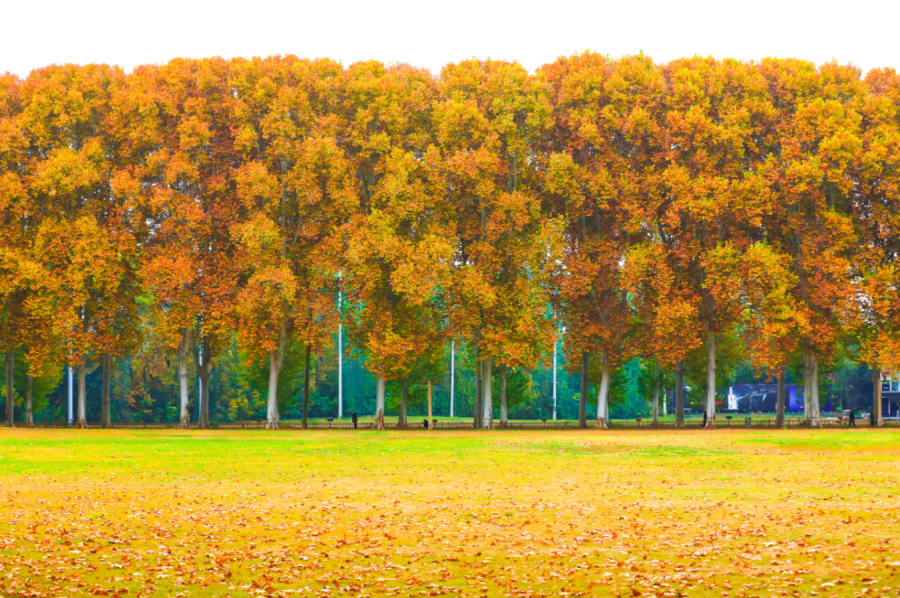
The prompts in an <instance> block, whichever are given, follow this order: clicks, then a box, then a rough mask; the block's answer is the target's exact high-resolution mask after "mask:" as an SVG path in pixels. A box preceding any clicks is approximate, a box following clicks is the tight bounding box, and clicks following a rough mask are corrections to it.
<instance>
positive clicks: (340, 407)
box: [338, 272, 344, 419]
mask: <svg viewBox="0 0 900 598" xmlns="http://www.w3.org/2000/svg"><path fill="white" fill-rule="evenodd" d="M338 279H343V277H342V276H341V272H338ZM342 298H343V297H342V295H341V290H340V289H338V317H339V318H341V319H340V320H338V419H341V418H342V417H344V322H343V317H342V316H343V314H342V313H341V300H342Z"/></svg>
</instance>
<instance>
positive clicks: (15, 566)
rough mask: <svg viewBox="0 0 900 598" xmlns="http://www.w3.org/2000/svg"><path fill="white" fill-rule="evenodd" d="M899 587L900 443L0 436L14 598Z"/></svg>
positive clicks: (807, 436) (247, 434) (4, 583)
mask: <svg viewBox="0 0 900 598" xmlns="http://www.w3.org/2000/svg"><path fill="white" fill-rule="evenodd" d="M90 594H95V595H107V596H112V595H114V594H127V595H130V596H134V595H142V596H143V595H154V596H189V597H195V596H213V595H216V596H227V595H231V596H235V597H236V596H247V595H277V594H281V595H291V594H294V595H301V596H311V595H319V596H363V595H365V596H416V595H423V596H437V595H466V596H531V595H534V596H551V595H552V596H557V595H561V596H570V595H575V596H580V595H584V596H640V595H643V596H654V595H655V596H683V595H687V596H765V597H768V596H832V595H835V596H842V597H843V596H856V595H865V596H897V595H900V431H898V430H856V431H854V430H846V429H841V430H832V431H812V430H790V431H759V430H748V431H741V430H717V431H702V430H696V431H677V432H674V431H669V432H665V431H647V432H643V431H619V432H615V431H605V432H600V431H594V430H589V431H568V432H567V431H559V432H556V431H552V432H547V431H543V432H541V431H534V432H525V431H494V432H488V433H484V432H440V431H437V432H426V431H415V432H370V431H356V432H350V431H345V432H342V431H332V432H314V431H308V432H296V431H292V432H265V431H243V432H224V431H217V432H198V431H185V432H179V431H101V430H87V431H78V430H21V429H20V430H6V429H4V430H0V595H3V596H78V595H90Z"/></svg>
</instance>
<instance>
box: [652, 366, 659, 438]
mask: <svg viewBox="0 0 900 598" xmlns="http://www.w3.org/2000/svg"><path fill="white" fill-rule="evenodd" d="M658 423H659V378H657V379H656V380H655V381H654V382H653V425H654V426H655V425H657V424H658Z"/></svg>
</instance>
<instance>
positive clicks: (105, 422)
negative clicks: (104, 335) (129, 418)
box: [100, 353, 112, 428]
mask: <svg viewBox="0 0 900 598" xmlns="http://www.w3.org/2000/svg"><path fill="white" fill-rule="evenodd" d="M100 364H101V366H102V367H103V394H102V396H101V399H100V427H101V428H111V427H112V421H111V419H110V417H109V379H110V376H112V357H111V356H110V355H109V353H104V354H103V355H101V356H100Z"/></svg>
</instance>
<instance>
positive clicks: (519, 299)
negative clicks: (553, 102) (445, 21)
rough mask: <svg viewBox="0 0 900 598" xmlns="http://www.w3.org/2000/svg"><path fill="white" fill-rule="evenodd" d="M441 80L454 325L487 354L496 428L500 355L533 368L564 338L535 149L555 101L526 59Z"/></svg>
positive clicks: (439, 115) (486, 402)
mask: <svg viewBox="0 0 900 598" xmlns="http://www.w3.org/2000/svg"><path fill="white" fill-rule="evenodd" d="M440 85H441V94H442V97H443V98H444V99H443V101H442V102H441V103H440V104H439V105H438V106H437V108H436V109H435V123H436V126H435V130H436V137H437V143H438V146H439V150H440V161H441V176H442V179H443V180H442V186H443V189H444V193H445V202H446V205H447V206H448V214H450V217H449V220H450V221H451V222H453V223H454V224H455V232H454V235H453V237H454V239H455V241H456V244H457V246H456V248H455V249H456V256H455V257H454V259H453V264H454V266H455V269H456V272H455V274H454V277H453V281H452V288H451V294H452V306H453V309H452V310H451V317H452V326H453V328H454V331H455V332H457V333H458V334H460V335H462V336H463V337H465V338H468V339H470V342H471V343H472V345H473V347H474V348H475V350H477V352H478V360H477V369H478V371H479V372H480V374H481V376H480V377H481V379H482V392H481V396H480V398H481V402H480V403H481V404H480V405H479V406H478V407H480V408H476V423H479V420H480V424H481V426H482V427H485V428H489V427H491V420H492V418H493V402H492V388H491V386H492V385H491V379H492V371H493V366H494V363H495V362H497V363H498V364H502V365H506V366H508V367H517V366H524V367H526V368H528V369H531V368H533V367H535V366H536V365H537V361H538V359H539V358H540V356H541V355H542V354H543V353H544V352H545V351H547V350H548V349H549V347H550V346H551V345H552V343H553V340H554V338H555V332H556V329H555V326H554V324H553V322H552V320H551V318H550V310H549V305H550V297H549V286H550V282H549V281H550V271H551V265H552V264H553V262H554V260H555V257H556V256H557V255H558V250H559V238H560V234H559V233H560V231H559V229H560V226H559V224H558V223H557V222H556V221H554V220H548V219H546V218H544V217H543V214H542V211H541V204H540V193H539V179H538V170H537V161H536V159H535V158H536V156H535V155H534V151H533V147H534V144H533V141H535V140H536V139H537V137H538V136H539V135H543V134H544V133H545V132H546V130H547V127H548V126H549V124H550V109H549V103H548V99H547V96H546V93H545V85H544V82H543V79H542V78H540V77H531V76H530V75H529V74H528V72H527V71H526V70H525V69H524V68H522V67H521V66H520V65H518V64H516V63H508V62H501V61H490V60H489V61H484V62H482V61H477V60H468V61H464V62H461V63H459V64H451V65H448V66H447V67H445V68H444V70H443V71H442V72H441V80H440ZM479 416H480V417H479Z"/></svg>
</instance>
